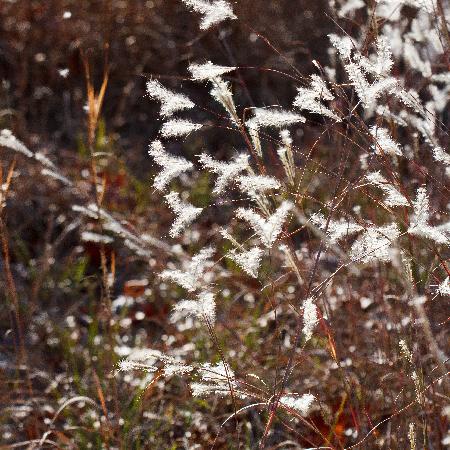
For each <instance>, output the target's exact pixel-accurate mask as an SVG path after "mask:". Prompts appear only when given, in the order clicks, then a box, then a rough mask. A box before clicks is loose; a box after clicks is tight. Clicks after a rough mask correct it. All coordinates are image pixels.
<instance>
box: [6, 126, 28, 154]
mask: <svg viewBox="0 0 450 450" xmlns="http://www.w3.org/2000/svg"><path fill="white" fill-rule="evenodd" d="M0 146H2V147H7V148H9V149H11V150H14V151H15V152H18V153H22V154H23V155H25V156H27V157H28V158H32V157H33V152H31V151H30V150H28V149H27V147H26V146H25V145H24V144H23V142H21V141H19V139H17V138H16V137H15V136H14V135H13V134H12V131H11V130H7V129H3V130H2V131H1V132H0Z"/></svg>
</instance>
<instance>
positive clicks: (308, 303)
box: [302, 297, 318, 342]
mask: <svg viewBox="0 0 450 450" xmlns="http://www.w3.org/2000/svg"><path fill="white" fill-rule="evenodd" d="M317 321H318V317H317V307H316V305H315V304H314V301H313V299H312V298H311V297H309V298H307V299H306V300H305V302H304V303H303V330H302V331H303V337H304V338H305V342H307V341H309V340H310V339H311V338H312V335H313V331H314V328H316V325H317Z"/></svg>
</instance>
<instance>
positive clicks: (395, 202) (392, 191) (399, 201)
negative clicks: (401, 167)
mask: <svg viewBox="0 0 450 450" xmlns="http://www.w3.org/2000/svg"><path fill="white" fill-rule="evenodd" d="M366 178H367V180H368V181H369V182H370V183H372V184H373V185H375V186H377V187H379V188H380V189H382V190H383V192H384V193H385V194H386V198H385V200H384V201H385V203H386V205H388V206H392V207H394V206H409V203H408V200H407V199H406V197H405V196H404V195H402V194H401V193H400V192H399V191H398V190H397V189H396V188H395V187H394V186H392V184H390V183H389V182H388V180H386V178H384V177H383V175H381V173H380V172H370V173H369V174H367V175H366Z"/></svg>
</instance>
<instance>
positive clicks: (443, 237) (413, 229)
mask: <svg viewBox="0 0 450 450" xmlns="http://www.w3.org/2000/svg"><path fill="white" fill-rule="evenodd" d="M429 219H430V201H429V199H428V194H427V191H426V189H425V187H423V186H421V187H420V188H419V189H418V190H417V195H416V199H415V200H414V202H413V215H412V217H411V218H410V224H409V228H408V233H409V234H412V235H415V236H420V237H424V238H427V239H431V240H433V241H435V242H436V243H437V244H446V245H449V244H450V239H449V236H447V234H446V232H445V228H444V230H441V228H440V227H434V226H431V225H429V224H428V222H429Z"/></svg>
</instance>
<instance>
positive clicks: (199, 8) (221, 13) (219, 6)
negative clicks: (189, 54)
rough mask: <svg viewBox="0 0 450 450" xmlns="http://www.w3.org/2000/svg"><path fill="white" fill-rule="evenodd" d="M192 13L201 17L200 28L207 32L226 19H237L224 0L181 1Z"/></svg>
mask: <svg viewBox="0 0 450 450" xmlns="http://www.w3.org/2000/svg"><path fill="white" fill-rule="evenodd" d="M182 2H183V3H184V4H185V5H186V6H188V7H189V8H191V9H192V10H193V11H195V12H197V13H200V14H202V15H203V17H202V20H201V22H200V28H201V29H202V30H207V29H208V28H210V27H212V26H213V25H217V24H218V23H220V22H223V21H224V20H227V19H237V17H236V16H235V15H234V13H233V9H232V7H231V6H230V5H229V4H228V3H227V2H226V1H225V0H213V1H210V0H182Z"/></svg>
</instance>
